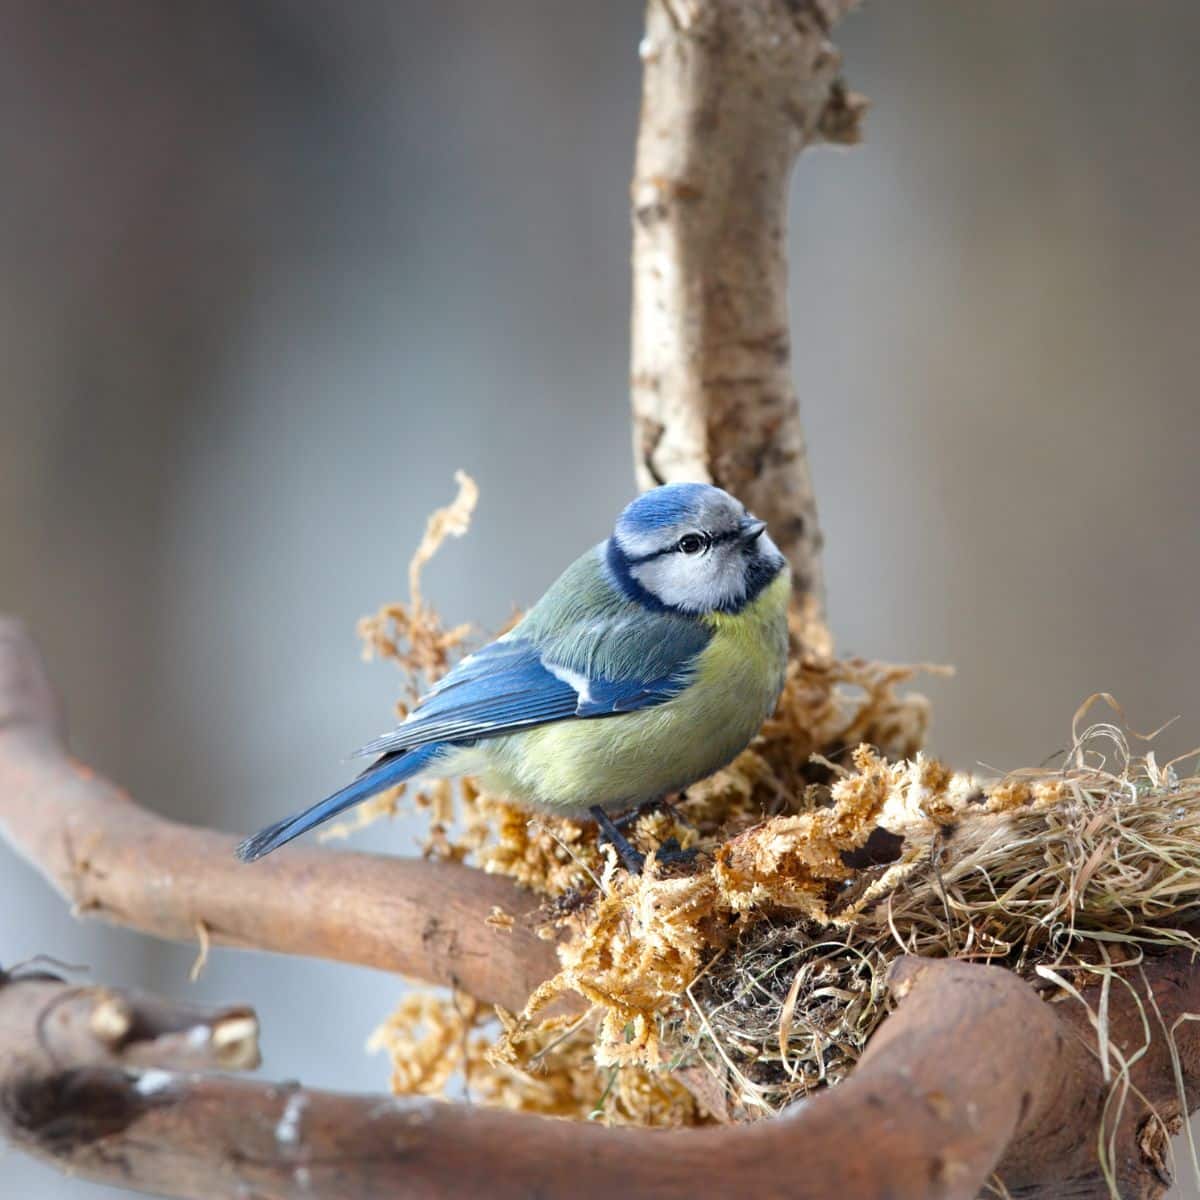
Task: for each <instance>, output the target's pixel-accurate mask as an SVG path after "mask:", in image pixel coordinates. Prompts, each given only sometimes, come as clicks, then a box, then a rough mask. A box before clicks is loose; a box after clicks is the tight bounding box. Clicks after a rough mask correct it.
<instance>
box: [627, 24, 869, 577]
mask: <svg viewBox="0 0 1200 1200" xmlns="http://www.w3.org/2000/svg"><path fill="white" fill-rule="evenodd" d="M852 3H853V0H823V2H822V0H807V2H805V3H786V4H785V3H781V2H780V0H672V2H671V3H667V2H666V0H650V3H649V4H648V6H647V12H646V37H645V39H644V41H643V43H642V58H643V61H644V83H643V93H642V115H641V125H640V129H639V132H638V141H637V165H636V168H635V174H634V180H633V364H632V368H633V372H632V396H633V417H634V459H635V463H636V466H637V471H638V479H639V482H640V483H641V484H642V486H643V487H650V486H652V485H653V484H656V483H664V482H668V481H671V480H679V479H701V480H706V479H707V480H711V481H712V482H714V483H717V484H719V485H720V486H721V487H724V488H726V489H727V490H728V491H730V492H732V493H733V494H734V495H736V496H737V497H738V498H739V499H741V500H743V501H744V502H745V503H746V505H747V506H748V507H749V508H751V509H752V510H753V511H754V512H756V513H757V514H758V515H759V516H760V517H762V518H764V519H765V520H766V521H767V522H768V523H769V524H770V526H771V534H772V536H773V537H774V538H775V540H776V541H777V542H778V544H779V547H780V549H781V550H782V551H783V552H784V554H785V555H786V556H787V558H788V560H789V561H790V562H791V565H792V571H793V575H794V582H795V587H796V591H797V594H798V595H803V594H808V595H812V596H813V597H815V598H819V597H820V592H821V569H820V559H819V553H820V547H821V535H820V531H819V529H818V526H817V510H816V501H815V499H814V496H813V489H812V482H811V479H810V476H809V470H808V462H807V457H806V452H805V443H804V431H803V428H802V426H801V422H800V409H799V404H798V402H797V398H796V391H795V387H794V385H793V382H792V375H791V339H790V336H789V332H788V330H789V325H788V307H787V254H786V229H787V191H788V180H789V178H790V176H791V171H792V167H793V165H794V163H795V160H796V156H797V155H798V154H799V152H800V150H801V149H802V148H803V147H804V146H805V145H807V144H809V143H810V142H812V141H817V140H826V141H840V142H853V141H857V140H858V137H859V123H860V119H861V116H862V113H863V111H864V109H865V101H863V100H862V99H861V98H860V97H856V96H853V95H851V94H850V93H848V92H847V91H846V89H845V87H844V85H843V84H842V83H841V81H840V79H839V78H838V70H839V67H840V59H839V57H838V54H837V51H836V50H835V49H834V47H833V46H832V45H831V44H830V42H829V41H828V39H827V37H826V34H827V33H828V30H829V27H830V26H831V24H832V23H833V22H834V21H836V20H837V19H839V18H840V17H841V16H842V15H843V14H844V13H845V12H846V11H847V10H848V9H849V8H851V7H852Z"/></svg>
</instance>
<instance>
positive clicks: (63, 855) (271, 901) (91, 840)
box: [0, 619, 557, 1009]
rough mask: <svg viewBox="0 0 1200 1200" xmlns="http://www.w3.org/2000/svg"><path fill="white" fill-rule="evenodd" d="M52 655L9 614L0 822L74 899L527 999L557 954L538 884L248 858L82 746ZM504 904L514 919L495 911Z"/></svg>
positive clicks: (348, 861)
mask: <svg viewBox="0 0 1200 1200" xmlns="http://www.w3.org/2000/svg"><path fill="white" fill-rule="evenodd" d="M60 734H61V726H60V723H59V720H58V716H57V709H56V707H55V704H54V701H53V697H52V693H51V689H50V686H49V684H48V682H47V681H46V675H45V670H44V667H43V665H42V663H41V659H40V657H39V656H38V654H37V651H36V650H35V649H34V647H33V645H32V643H31V642H30V640H29V638H28V635H27V634H26V633H25V632H24V630H23V629H22V628H21V626H19V625H18V624H17V623H15V622H13V621H6V620H3V619H0V837H3V839H4V840H5V841H7V842H8V843H9V845H10V846H12V847H13V848H14V849H15V850H17V851H18V852H20V853H21V854H22V855H24V856H25V858H27V859H28V860H29V861H30V862H31V863H32V864H33V865H34V866H36V867H37V868H38V869H39V870H40V871H41V872H42V874H43V875H45V876H46V878H47V879H48V880H49V881H50V882H51V883H52V884H53V885H54V886H55V887H56V888H57V889H58V891H59V892H60V893H62V895H63V896H64V897H66V898H67V899H68V900H69V901H70V902H71V904H72V905H73V906H74V908H75V911H76V912H78V913H80V914H84V915H92V916H99V917H103V918H104V919H106V920H109V921H113V922H115V923H117V924H119V925H127V926H130V927H131V928H133V929H139V930H141V931H142V932H144V933H150V934H153V935H155V936H156V937H161V938H168V939H170V940H173V941H194V940H196V938H197V936H198V934H199V932H200V931H201V930H203V932H204V933H205V934H207V936H208V937H209V938H211V939H212V941H213V942H214V943H218V944H224V945H229V946H239V947H243V948H249V949H258V950H273V951H276V952H279V953H283V954H300V955H308V956H310V957H314V958H330V959H335V960H337V961H339V962H351V963H360V964H363V965H365V966H370V967H378V968H380V969H381V970H386V971H397V972H399V973H400V974H402V975H406V976H409V977H411V978H414V979H420V980H424V981H425V982H428V983H440V984H450V985H453V986H456V987H460V988H462V989H463V990H464V991H467V992H469V993H470V994H471V995H473V996H476V997H478V998H479V999H481V1000H484V1001H486V1002H493V1003H498V1004H503V1005H504V1006H505V1007H507V1008H512V1009H520V1008H521V1007H522V1006H523V1005H524V1003H525V1000H526V998H527V997H528V995H529V993H530V992H531V991H532V990H533V988H534V987H536V986H537V985H538V984H539V983H541V982H542V980H543V979H546V978H548V977H549V976H550V975H551V974H553V972H554V971H555V970H556V968H557V960H556V958H555V956H554V949H553V946H552V945H551V944H549V943H547V942H544V941H542V940H540V939H539V938H538V937H537V935H536V933H535V932H534V929H533V925H532V920H531V918H532V916H533V914H534V912H535V911H536V908H537V901H536V898H535V897H532V896H530V895H529V894H528V893H525V892H522V891H521V890H520V889H519V888H517V887H516V885H514V884H513V883H512V882H511V881H509V880H506V879H502V878H500V877H498V876H491V875H486V874H484V873H483V872H482V871H476V870H473V869H471V868H469V867H463V866H458V865H455V864H450V863H435V862H426V861H424V860H423V859H406V858H389V857H383V856H378V855H370V854H354V853H348V852H340V851H331V850H322V849H308V848H291V847H289V848H288V849H286V850H284V851H281V852H280V853H279V854H276V855H274V856H272V857H271V858H270V859H267V860H264V861H263V862H261V863H256V864H254V865H253V866H245V865H243V864H241V863H239V862H237V861H236V859H235V858H234V855H233V847H234V844H235V840H236V839H235V838H233V837H231V836H228V835H226V834H221V833H214V832H212V831H209V830H205V829H195V828H192V827H190V826H186V825H180V824H177V823H175V822H173V821H167V820H164V819H163V818H161V817H158V816H155V815H154V814H152V813H150V812H147V811H146V810H145V809H143V808H139V807H138V806H137V805H136V804H134V803H133V802H132V801H131V800H130V799H129V798H128V797H127V796H126V795H124V794H123V793H122V792H120V791H119V790H118V789H116V788H115V787H113V786H112V784H110V783H108V782H106V781H105V780H103V779H101V778H100V777H99V776H97V775H95V774H94V773H93V772H92V771H90V770H89V769H87V768H86V767H83V766H80V765H79V764H78V763H75V762H73V761H71V760H70V759H69V758H68V757H67V756H66V754H65V752H64V750H63V746H62V742H61V740H60ZM493 906H499V907H501V908H503V909H504V910H505V911H506V912H510V913H512V914H513V915H514V916H515V917H516V918H517V921H516V924H515V925H514V927H513V929H512V930H511V932H504V933H500V932H498V931H497V930H495V929H493V928H491V927H490V926H488V925H486V924H485V923H484V922H485V918H486V917H487V915H488V914H489V913H490V912H491V910H492V908H493Z"/></svg>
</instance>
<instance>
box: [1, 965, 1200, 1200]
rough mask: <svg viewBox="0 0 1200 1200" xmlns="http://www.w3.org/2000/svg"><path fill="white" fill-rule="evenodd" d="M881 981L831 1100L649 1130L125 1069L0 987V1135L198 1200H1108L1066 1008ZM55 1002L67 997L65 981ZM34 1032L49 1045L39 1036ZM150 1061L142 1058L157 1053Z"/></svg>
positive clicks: (16, 986)
mask: <svg viewBox="0 0 1200 1200" xmlns="http://www.w3.org/2000/svg"><path fill="white" fill-rule="evenodd" d="M1181 965H1182V963H1181V958H1180V956H1173V957H1172V958H1171V959H1164V960H1162V962H1161V963H1160V964H1157V965H1154V966H1151V967H1148V968H1147V971H1148V975H1149V977H1150V979H1151V982H1152V983H1153V985H1154V987H1155V990H1156V995H1157V997H1158V998H1159V1000H1160V1002H1163V1001H1165V1002H1166V1004H1167V1005H1168V1006H1169V1007H1164V1014H1166V1013H1168V1012H1169V1013H1171V1014H1173V1015H1174V1016H1178V1015H1179V1013H1178V1009H1177V1008H1176V1007H1175V1002H1176V1001H1178V1002H1180V1003H1190V1004H1194V1003H1195V1002H1196V1000H1197V999H1198V997H1197V996H1196V994H1195V991H1196V988H1195V983H1194V973H1193V972H1190V971H1185V972H1184V974H1183V975H1182V976H1179V975H1178V972H1179V970H1180V968H1181ZM1183 978H1186V981H1187V983H1186V987H1184V988H1183V990H1182V991H1178V992H1176V991H1175V989H1176V988H1177V986H1178V983H1179V981H1180V979H1183ZM893 987H894V990H895V994H896V996H897V999H898V1002H899V1006H898V1008H897V1011H896V1012H895V1013H894V1014H893V1015H892V1016H891V1017H889V1018H888V1020H887V1021H886V1022H885V1024H884V1025H883V1027H882V1029H881V1030H880V1032H879V1033H878V1034H877V1036H876V1037H875V1039H874V1040H873V1041H872V1043H871V1045H870V1047H869V1048H868V1051H867V1054H866V1055H865V1056H864V1058H863V1061H862V1062H861V1064H860V1065H859V1067H858V1068H857V1070H856V1071H855V1072H854V1074H853V1075H852V1076H851V1078H850V1079H848V1080H847V1081H846V1082H844V1083H842V1084H841V1085H839V1086H838V1087H837V1088H834V1089H831V1090H829V1091H827V1092H823V1093H821V1094H819V1095H817V1096H816V1097H814V1098H813V1099H811V1100H809V1101H807V1102H805V1103H803V1104H800V1105H797V1106H795V1107H794V1108H792V1109H791V1110H790V1111H789V1112H788V1113H787V1114H785V1115H784V1116H782V1117H780V1118H778V1119H777V1120H774V1121H761V1122H758V1123H756V1124H753V1125H741V1126H713V1127H708V1128H705V1129H687V1130H677V1131H673V1132H655V1131H649V1130H642V1129H630V1128H604V1127H601V1126H598V1125H592V1124H587V1123H579V1124H576V1123H571V1122H565V1121H553V1120H548V1119H543V1118H539V1117H532V1116H526V1115H518V1114H513V1113H508V1112H501V1111H495V1110H481V1109H474V1108H470V1107H466V1106H457V1105H447V1104H442V1103H438V1102H434V1101H424V1100H420V1101H397V1100H393V1099H391V1098H382V1097H377V1096H346V1095H338V1094H333V1093H328V1092H319V1091H307V1090H304V1089H301V1088H299V1087H297V1086H295V1085H286V1086H279V1085H271V1084H260V1083H243V1082H240V1081H236V1080H232V1079H224V1078H219V1077H213V1076H204V1075H186V1074H171V1075H166V1074H163V1073H162V1072H160V1071H156V1072H154V1073H152V1074H150V1075H146V1074H141V1075H139V1074H136V1073H133V1072H131V1071H130V1070H129V1069H128V1067H129V1065H130V1062H131V1057H130V1055H131V1051H130V1049H129V1048H128V1047H125V1048H117V1049H114V1048H113V1047H112V1046H111V1045H102V1046H99V1047H97V1046H96V1045H95V1044H94V1041H92V1040H89V1038H88V1036H87V1029H90V1028H91V1027H92V1026H93V1025H94V1024H95V1021H94V1018H92V1019H91V1020H90V1021H87V1020H84V1018H85V1017H86V1015H87V1009H86V1004H85V1003H84V1002H83V1001H79V1002H78V1005H77V1007H76V1008H75V1009H66V1007H65V1005H62V1004H61V999H62V997H63V996H64V989H63V986H62V985H53V984H33V983H9V984H8V985H7V986H3V987H0V1129H2V1130H3V1131H4V1132H5V1134H6V1135H7V1136H9V1137H10V1138H12V1139H13V1140H14V1141H16V1142H17V1143H18V1144H19V1145H21V1146H22V1147H23V1148H25V1149H26V1150H28V1151H30V1152H31V1153H33V1154H36V1155H37V1156H38V1157H41V1158H43V1159H46V1160H49V1161H50V1162H52V1163H55V1164H56V1165H58V1166H60V1167H62V1168H64V1169H68V1170H70V1171H71V1172H72V1173H75V1174H80V1175H83V1176H85V1177H87V1178H90V1179H96V1180H102V1181H106V1182H109V1183H115V1184H121V1185H124V1186H127V1187H134V1188H138V1189H141V1190H147V1191H151V1192H154V1193H157V1194H161V1195H166V1196H181V1197H204V1198H205V1200H207V1198H209V1197H213V1196H242V1195H247V1194H249V1195H254V1196H256V1197H260V1198H263V1200H268V1198H270V1200H284V1198H289V1200H290V1198H293V1197H294V1198H295V1200H302V1198H306V1197H307V1198H310V1200H311V1198H317V1200H322V1198H324V1197H329V1198H330V1200H334V1198H336V1200H374V1198H375V1197H381V1196H389V1197H391V1196H427V1197H454V1196H467V1195H488V1196H490V1197H492V1198H493V1200H509V1198H512V1200H517V1198H518V1197H521V1198H524V1197H527V1196H530V1195H539V1196H544V1197H548V1198H551V1200H553V1198H554V1197H567V1196H570V1197H578V1198H581V1200H587V1198H591V1197H595V1198H596V1200H611V1197H612V1196H613V1195H614V1194H616V1195H626V1196H631V1197H632V1196H654V1197H656V1200H671V1198H672V1197H675V1198H678V1200H685V1198H686V1200H691V1198H692V1197H694V1196H695V1195H696V1194H697V1191H698V1190H700V1189H701V1185H700V1184H699V1182H698V1181H701V1180H703V1185H702V1190H703V1192H704V1194H705V1195H708V1196H713V1197H735V1196H745V1195H753V1196H757V1197H762V1198H763V1200H770V1198H772V1197H779V1198H782V1197H785V1196H786V1197H789V1198H790V1200H827V1198H828V1197H829V1196H838V1197H840V1198H841V1200H883V1198H884V1197H887V1198H889V1200H929V1198H934V1197H936V1198H943V1200H969V1198H970V1197H974V1196H975V1195H977V1194H978V1192H979V1190H980V1188H981V1187H982V1186H983V1185H984V1183H985V1181H986V1180H987V1179H988V1177H989V1176H990V1174H991V1173H992V1171H993V1170H994V1169H995V1168H996V1166H997V1163H999V1164H1000V1166H999V1173H1000V1175H1001V1177H1002V1178H1003V1179H1004V1181H1005V1183H1006V1185H1007V1186H1008V1187H1009V1189H1010V1191H1012V1192H1013V1194H1015V1195H1022V1196H1045V1197H1050V1196H1058V1197H1064V1196H1070V1197H1087V1196H1096V1197H1100V1196H1103V1195H1105V1194H1106V1190H1105V1188H1104V1186H1103V1183H1102V1180H1101V1177H1100V1174H1099V1170H1098V1166H1097V1159H1096V1147H1097V1142H1098V1132H1099V1123H1100V1118H1101V1114H1102V1112H1103V1108H1104V1099H1105V1096H1106V1095H1107V1091H1108V1086H1107V1085H1106V1084H1105V1082H1104V1079H1103V1073H1102V1071H1101V1068H1100V1065H1099V1062H1098V1060H1097V1058H1096V1055H1095V1053H1094V1050H1093V1049H1092V1047H1094V1045H1095V1038H1094V1035H1092V1034H1091V1032H1090V1028H1089V1029H1088V1030H1087V1031H1086V1032H1084V1033H1083V1034H1082V1035H1081V1021H1082V1024H1083V1025H1086V1018H1084V1015H1083V1013H1082V1009H1081V1006H1079V1005H1077V1004H1075V1003H1074V1002H1072V1003H1068V1004H1061V1005H1054V1004H1047V1003H1045V1002H1044V1001H1042V1000H1040V999H1039V998H1038V997H1037V996H1036V995H1035V993H1034V992H1033V990H1032V989H1031V988H1029V987H1028V986H1027V985H1026V984H1024V983H1022V982H1021V981H1020V980H1019V979H1018V978H1017V977H1016V976H1015V975H1013V974H1012V973H1011V972H1008V971H1004V970H1001V969H999V968H993V967H981V966H974V965H970V964H966V963H961V962H954V961H942V962H929V961H922V960H914V959H908V960H903V961H902V963H901V964H900V966H899V968H898V969H897V971H896V972H895V974H894V980H893ZM66 995H67V997H68V998H69V999H72V1000H73V1001H74V995H73V994H72V993H71V992H70V989H66ZM105 996H106V998H107V997H111V994H110V993H105ZM56 999H57V1000H59V1002H60V1007H62V1008H63V1009H64V1011H69V1012H71V1014H72V1021H71V1032H69V1033H68V1034H66V1035H64V1036H61V1037H60V1036H58V1034H57V1030H56V1029H54V1021H53V1019H48V1018H47V1017H46V1013H47V1012H48V1011H49V1010H50V1009H51V1007H52V1006H53V1005H54V1003H55V1001H56ZM119 1001H120V1002H121V1003H123V1004H125V1005H126V1006H128V1007H129V1008H130V1009H131V1010H132V1011H135V1012H138V1011H141V1010H140V1009H139V1008H137V1007H136V1005H135V1002H133V1001H130V1000H128V999H127V998H124V997H121V998H119ZM106 1002H108V1001H107V1000H106ZM1110 1018H1111V1019H1112V1021H1113V1029H1114V1031H1115V1034H1116V1036H1117V1038H1118V1039H1121V1038H1124V1037H1125V1036H1126V1035H1127V1034H1130V1035H1131V1034H1132V1029H1133V1024H1131V1021H1132V1022H1133V1023H1137V1018H1136V1017H1135V1016H1134V1006H1133V1005H1132V1003H1131V1002H1128V1001H1123V1000H1121V999H1119V998H1118V997H1114V1002H1113V1006H1112V1010H1111V1012H1110ZM189 1019H190V1018H189ZM81 1021H82V1022H83V1024H82V1025H81ZM48 1028H49V1029H51V1031H52V1037H51V1039H49V1042H48V1043H47V1039H46V1038H44V1037H43V1036H41V1035H40V1034H39V1030H45V1029H48ZM81 1030H82V1032H81ZM1137 1040H1138V1041H1140V1025H1139V1035H1138V1039H1137ZM1179 1043H1180V1051H1181V1054H1182V1056H1183V1062H1184V1064H1185V1067H1184V1073H1185V1079H1186V1081H1187V1082H1188V1084H1189V1087H1191V1086H1192V1085H1194V1083H1195V1082H1196V1072H1195V1068H1196V1065H1197V1063H1198V1062H1200V1056H1198V1045H1197V1037H1196V1035H1195V1034H1193V1033H1192V1032H1191V1031H1190V1027H1189V1028H1187V1029H1183V1030H1181V1031H1180V1038H1179ZM150 1045H151V1046H153V1042H151V1043H150ZM951 1047H952V1048H953V1052H952V1053H951V1052H949V1051H950V1048H951ZM143 1049H144V1047H139V1053H138V1055H137V1062H138V1064H139V1065H140V1064H141V1063H142V1062H144V1061H145V1060H146V1059H147V1058H148V1057H151V1056H150V1055H148V1054H146V1053H142V1052H140V1051H141V1050H143ZM1165 1055H1166V1042H1165V1039H1164V1038H1163V1037H1162V1035H1161V1032H1158V1031H1155V1037H1154V1042H1153V1044H1152V1047H1151V1052H1150V1055H1149V1056H1148V1057H1149V1058H1153V1059H1156V1061H1154V1062H1152V1063H1148V1064H1147V1065H1146V1066H1145V1067H1144V1068H1143V1067H1142V1066H1141V1064H1139V1065H1138V1066H1137V1067H1135V1069H1134V1073H1133V1079H1132V1082H1133V1083H1134V1084H1135V1085H1136V1086H1137V1087H1142V1086H1143V1085H1145V1084H1146V1083H1148V1082H1149V1083H1150V1084H1151V1085H1152V1087H1151V1094H1150V1097H1149V1098H1150V1099H1151V1100H1154V1099H1155V1088H1156V1086H1157V1085H1155V1082H1154V1081H1155V1080H1160V1081H1161V1079H1162V1078H1163V1076H1162V1075H1161V1074H1160V1073H1159V1070H1160V1068H1161V1067H1162V1065H1163V1059H1164V1056H1165ZM168 1057H169V1056H164V1059H163V1062H164V1063H165V1062H166V1061H167V1058H168ZM1143 1061H1145V1060H1143ZM1167 1074H1169V1072H1168V1073H1167ZM1146 1116H1147V1110H1146V1109H1145V1106H1144V1104H1143V1103H1142V1101H1141V1100H1140V1099H1136V1098H1135V1097H1134V1096H1133V1095H1130V1097H1129V1100H1128V1104H1127V1106H1126V1112H1125V1113H1124V1114H1123V1115H1122V1116H1121V1118H1120V1120H1119V1121H1118V1122H1117V1137H1116V1146H1117V1155H1116V1159H1115V1169H1116V1171H1115V1173H1116V1178H1117V1180H1118V1181H1119V1184H1120V1186H1121V1195H1122V1196H1126V1197H1149V1196H1155V1195H1159V1194H1160V1193H1161V1190H1162V1187H1163V1184H1162V1179H1161V1177H1160V1176H1159V1175H1158V1174H1157V1173H1156V1169H1155V1166H1154V1163H1153V1161H1152V1160H1153V1159H1154V1154H1153V1153H1151V1154H1150V1155H1149V1156H1148V1155H1147V1153H1146V1152H1145V1150H1144V1149H1143V1148H1141V1147H1145V1146H1149V1147H1151V1149H1152V1150H1153V1147H1154V1145H1155V1136H1154V1135H1151V1136H1148V1137H1147V1136H1145V1135H1144V1134H1145V1129H1146ZM866 1130H869V1131H870V1136H869V1139H868V1140H867V1141H866V1143H865V1147H866V1152H864V1131H866ZM1139 1131H1141V1132H1140V1133H1139ZM1157 1146H1158V1149H1159V1150H1161V1138H1159V1139H1158V1141H1157Z"/></svg>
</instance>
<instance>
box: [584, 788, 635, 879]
mask: <svg viewBox="0 0 1200 1200" xmlns="http://www.w3.org/2000/svg"><path fill="white" fill-rule="evenodd" d="M588 812H589V813H590V814H591V817H592V820H593V821H595V822H596V825H597V826H598V827H599V829H600V840H601V841H604V842H607V843H608V844H609V845H610V846H611V847H612V848H613V849H614V850H615V851H616V852H617V857H618V858H619V859H620V860H621V862H622V863H623V864H624V865H625V870H627V871H628V872H629V873H630V875H640V874H641V873H642V870H643V868H644V867H645V865H646V856H645V855H644V854H642V853H641V852H640V851H639V850H635V849H634V848H633V846H632V845H631V844H630V842H629V840H628V838H626V836H625V835H624V834H623V833H622V832H621V830H620V827H619V826H618V824H617V822H615V821H614V820H613V819H612V817H610V816H609V815H608V813H606V812H605V811H604V809H602V808H601V807H600V806H599V805H597V804H593V805H592V807H591V808H589V809H588ZM629 816H632V817H636V816H637V810H636V809H635V810H634V811H633V813H631V814H627V818H626V823H627V824H628V817H629Z"/></svg>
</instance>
